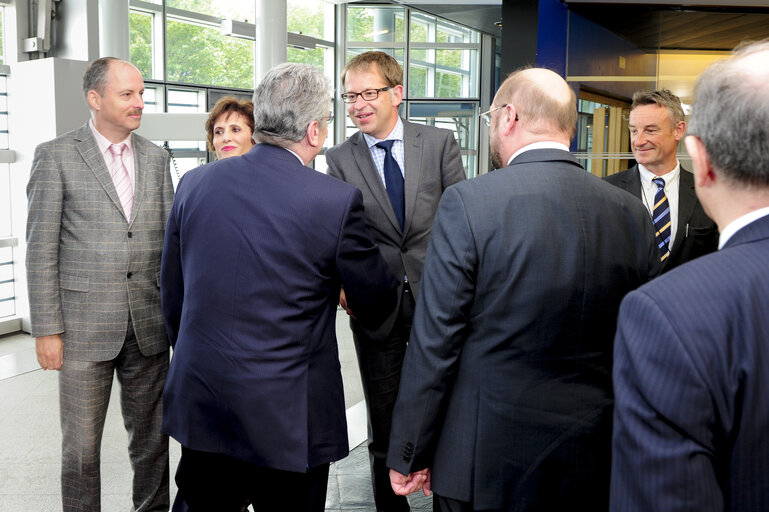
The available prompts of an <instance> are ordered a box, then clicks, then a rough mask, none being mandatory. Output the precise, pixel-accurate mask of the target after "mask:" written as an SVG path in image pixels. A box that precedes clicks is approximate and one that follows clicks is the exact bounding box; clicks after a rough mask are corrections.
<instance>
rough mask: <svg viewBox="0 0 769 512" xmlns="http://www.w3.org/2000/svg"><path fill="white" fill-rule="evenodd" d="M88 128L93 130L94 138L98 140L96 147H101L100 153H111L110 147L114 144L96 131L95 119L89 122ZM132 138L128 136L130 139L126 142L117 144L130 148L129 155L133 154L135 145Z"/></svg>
mask: <svg viewBox="0 0 769 512" xmlns="http://www.w3.org/2000/svg"><path fill="white" fill-rule="evenodd" d="M88 127H89V128H90V129H91V133H93V138H94V139H96V145H97V146H98V147H99V152H100V153H101V154H102V155H104V154H106V153H107V151H109V147H110V146H111V145H112V144H113V143H112V142H110V141H109V139H107V137H105V136H104V135H102V134H101V133H99V130H97V129H96V126H94V124H93V118H91V119H89V120H88ZM131 139H132V137H131V134H130V133H129V134H128V137H126V139H125V140H123V141H121V142H118V143H117V144H125V145H126V147H127V148H128V154H129V155H130V154H131V153H132V152H133V143H132V140H131Z"/></svg>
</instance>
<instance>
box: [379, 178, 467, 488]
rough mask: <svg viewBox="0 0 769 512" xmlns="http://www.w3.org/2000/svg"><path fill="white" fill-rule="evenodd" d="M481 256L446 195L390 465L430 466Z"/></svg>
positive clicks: (459, 206) (457, 199)
mask: <svg viewBox="0 0 769 512" xmlns="http://www.w3.org/2000/svg"><path fill="white" fill-rule="evenodd" d="M476 267H477V251H476V247H475V242H474V238H473V233H472V230H471V226H470V223H469V221H468V218H467V214H466V211H465V207H464V204H463V202H462V198H461V196H460V194H459V192H457V190H456V188H450V189H449V190H447V191H446V192H444V194H443V197H442V198H441V201H440V204H439V206H438V213H437V214H436V217H435V223H434V224H433V231H432V235H431V238H430V244H429V247H428V249H427V257H426V260H425V269H424V272H423V274H422V286H421V288H420V292H419V296H418V299H417V308H416V312H415V315H414V323H413V328H412V331H411V338H410V340H409V345H408V347H407V349H406V357H405V360H404V363H403V371H402V374H401V375H402V377H401V384H400V390H399V393H398V400H397V402H396V404H395V411H394V413H393V423H392V434H391V436H390V449H389V453H388V455H387V466H388V467H390V468H393V469H395V470H396V471H398V472H399V473H401V474H404V475H406V474H409V473H412V472H414V471H418V470H421V469H424V468H425V467H430V466H431V465H432V459H433V455H434V451H435V443H436V441H437V438H438V434H439V433H440V429H441V423H440V422H441V418H442V417H443V413H444V409H445V406H446V401H447V399H448V396H449V392H450V390H451V387H452V384H453V381H454V378H455V375H456V370H457V362H458V359H459V356H460V355H461V352H462V348H463V344H464V341H465V338H466V336H467V327H468V322H469V320H468V318H469V310H470V307H471V305H472V300H473V294H474V290H475V281H476V275H475V270H476Z"/></svg>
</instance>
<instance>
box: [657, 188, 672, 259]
mask: <svg viewBox="0 0 769 512" xmlns="http://www.w3.org/2000/svg"><path fill="white" fill-rule="evenodd" d="M652 182H653V183H654V184H655V185H657V192H656V193H655V194H654V209H653V211H652V220H653V221H654V231H656V233H655V236H656V237H657V247H658V248H659V250H660V260H661V261H665V260H666V259H667V257H668V255H670V233H671V231H670V203H668V197H667V196H666V195H665V180H663V179H662V178H654V179H653V180H652Z"/></svg>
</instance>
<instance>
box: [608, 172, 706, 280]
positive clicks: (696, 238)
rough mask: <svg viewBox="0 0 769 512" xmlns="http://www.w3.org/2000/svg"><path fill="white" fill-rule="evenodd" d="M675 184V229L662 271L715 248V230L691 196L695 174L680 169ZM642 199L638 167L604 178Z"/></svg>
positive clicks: (693, 194)
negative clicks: (676, 203)
mask: <svg viewBox="0 0 769 512" xmlns="http://www.w3.org/2000/svg"><path fill="white" fill-rule="evenodd" d="M679 176H680V178H679V183H678V226H677V227H676V239H675V240H673V247H671V248H670V256H668V258H667V259H666V260H665V262H664V263H663V265H662V272H667V271H668V270H670V269H672V268H675V267H677V266H678V265H681V264H683V263H686V262H687V261H690V260H693V259H694V258H698V257H700V256H703V255H705V254H709V253H711V252H713V251H715V250H716V249H718V228H717V227H716V224H715V222H713V221H712V220H711V219H710V217H708V216H707V214H706V213H705V210H703V209H702V205H701V204H700V201H699V199H697V194H695V193H694V175H693V174H692V173H690V172H689V171H687V170H686V169H684V168H683V167H681V172H680V174H679ZM604 179H605V180H606V181H608V182H609V183H611V184H612V185H615V186H617V187H619V188H621V189H623V190H627V191H628V192H630V193H631V194H633V195H634V196H636V197H637V198H638V199H639V200H641V174H640V172H639V171H638V165H634V166H633V167H631V168H630V169H626V170H624V171H622V172H618V173H617V174H612V175H611V176H607V177H606V178H604Z"/></svg>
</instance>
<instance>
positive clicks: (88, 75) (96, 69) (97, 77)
mask: <svg viewBox="0 0 769 512" xmlns="http://www.w3.org/2000/svg"><path fill="white" fill-rule="evenodd" d="M119 60H120V59H118V58H117V57H101V58H99V59H96V60H95V61H93V62H91V64H90V65H89V66H88V69H86V70H85V74H84V75H83V94H85V97H86V100H87V99H88V91H96V92H98V93H99V95H100V96H104V90H105V89H106V87H107V74H108V73H109V65H110V63H112V62H113V61H119Z"/></svg>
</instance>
